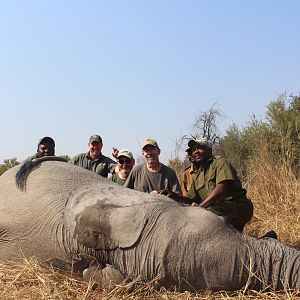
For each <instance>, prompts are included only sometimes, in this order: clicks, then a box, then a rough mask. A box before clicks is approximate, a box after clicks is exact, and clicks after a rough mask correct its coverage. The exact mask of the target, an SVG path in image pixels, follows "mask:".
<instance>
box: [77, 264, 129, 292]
mask: <svg viewBox="0 0 300 300" xmlns="http://www.w3.org/2000/svg"><path fill="white" fill-rule="evenodd" d="M124 279H125V276H124V275H123V274H122V273H121V272H120V271H119V270H118V269H116V268H114V267H113V266H111V265H106V267H105V268H103V269H101V267H100V266H99V265H92V266H91V267H89V268H87V269H85V270H84V271H83V280H84V281H87V282H89V281H90V280H94V281H95V285H96V286H94V287H97V286H100V287H101V288H103V287H104V286H111V285H115V284H119V283H121V282H122V281H124Z"/></svg>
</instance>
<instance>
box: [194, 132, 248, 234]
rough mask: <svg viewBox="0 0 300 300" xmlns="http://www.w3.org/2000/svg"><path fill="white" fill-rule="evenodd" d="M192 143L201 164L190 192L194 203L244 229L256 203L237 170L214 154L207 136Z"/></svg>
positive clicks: (197, 159) (197, 160)
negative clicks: (248, 195) (251, 198)
mask: <svg viewBox="0 0 300 300" xmlns="http://www.w3.org/2000/svg"><path fill="white" fill-rule="evenodd" d="M188 146H189V147H190V148H191V149H192V155H193V156H194V158H195V162H196V164H197V166H198V171H197V174H196V175H195V177H194V180H193V182H192V184H191V188H190V190H189V191H188V197H189V198H190V199H191V200H192V202H193V203H192V205H194V206H200V207H204V208H206V209H208V210H210V211H212V212H214V213H216V214H218V215H221V216H223V217H224V218H225V220H226V221H227V222H228V223H230V224H231V225H233V226H234V227H235V228H236V229H237V230H239V231H241V232H242V231H243V229H244V226H245V224H246V223H247V222H249V221H250V220H251V218H252V215H253V205H252V202H251V200H250V199H249V198H247V196H246V190H245V189H243V188H242V185H241V182H240V180H239V178H238V177H237V173H236V170H235V169H234V168H233V167H232V165H231V164H230V163H229V162H227V161H226V159H225V158H224V157H222V156H213V155H212V146H211V143H210V142H209V141H208V140H207V139H206V138H199V139H196V140H190V141H189V143H188Z"/></svg>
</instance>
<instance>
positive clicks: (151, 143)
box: [142, 139, 159, 149]
mask: <svg viewBox="0 0 300 300" xmlns="http://www.w3.org/2000/svg"><path fill="white" fill-rule="evenodd" d="M148 145H151V146H154V147H156V148H159V147H158V144H157V142H156V140H154V139H146V140H145V141H144V143H143V146H142V149H144V148H145V147H146V146H148Z"/></svg>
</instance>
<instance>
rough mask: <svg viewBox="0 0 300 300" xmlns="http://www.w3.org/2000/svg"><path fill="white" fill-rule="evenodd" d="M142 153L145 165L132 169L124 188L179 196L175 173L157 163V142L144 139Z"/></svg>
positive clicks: (158, 151)
mask: <svg viewBox="0 0 300 300" xmlns="http://www.w3.org/2000/svg"><path fill="white" fill-rule="evenodd" d="M142 151H143V156H144V158H145V161H146V163H145V164H142V165H138V166H135V167H134V168H133V169H132V171H131V172H130V174H129V176H128V178H127V180H126V182H125V184H124V186H125V187H128V188H130V189H134V190H137V191H140V192H145V193H160V192H161V191H162V190H169V191H172V192H174V193H178V194H180V192H181V191H180V185H179V181H178V178H177V175H176V173H175V171H174V170H173V169H171V168H169V167H168V166H166V165H164V164H163V163H161V162H160V161H159V155H160V148H159V147H158V144H157V142H156V141H155V140H153V139H146V140H145V141H144V143H143V146H142Z"/></svg>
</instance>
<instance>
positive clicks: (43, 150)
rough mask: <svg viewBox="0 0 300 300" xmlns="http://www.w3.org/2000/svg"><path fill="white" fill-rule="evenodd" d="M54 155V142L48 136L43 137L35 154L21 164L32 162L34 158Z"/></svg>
mask: <svg viewBox="0 0 300 300" xmlns="http://www.w3.org/2000/svg"><path fill="white" fill-rule="evenodd" d="M54 155H55V142H54V140H53V138H51V137H50V136H44V137H43V138H41V139H40V140H39V142H38V146H37V150H36V153H35V154H34V155H32V156H30V157H28V158H27V159H25V160H24V162H23V163H25V162H28V161H32V160H33V159H35V158H41V157H43V156H54Z"/></svg>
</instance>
